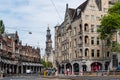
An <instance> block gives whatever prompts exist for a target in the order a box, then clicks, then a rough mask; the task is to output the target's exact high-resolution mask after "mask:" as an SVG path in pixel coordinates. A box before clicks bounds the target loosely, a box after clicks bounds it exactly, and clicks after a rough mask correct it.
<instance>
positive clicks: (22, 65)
mask: <svg viewBox="0 0 120 80" xmlns="http://www.w3.org/2000/svg"><path fill="white" fill-rule="evenodd" d="M21 74H23V65H21Z"/></svg>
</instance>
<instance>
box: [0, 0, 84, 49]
mask: <svg viewBox="0 0 120 80" xmlns="http://www.w3.org/2000/svg"><path fill="white" fill-rule="evenodd" d="M52 1H53V2H54V4H55V5H56V8H57V11H58V12H59V14H60V17H61V18H62V20H63V19H64V14H65V9H66V3H68V4H69V7H72V8H76V7H77V6H79V5H80V4H81V3H82V2H84V1H85V0H52ZM0 19H2V20H3V21H4V24H5V25H6V31H7V32H15V31H16V30H17V31H18V33H19V37H20V40H22V42H23V43H24V44H25V43H27V44H28V45H32V46H36V45H37V46H38V43H39V45H40V47H41V48H43V49H45V41H46V29H47V27H48V24H49V27H50V29H51V33H52V38H54V26H55V25H56V24H58V23H61V22H62V20H61V19H60V18H59V15H58V14H57V12H56V10H55V7H54V5H53V4H52V2H51V0H0ZM29 31H31V32H32V33H33V34H31V35H29V34H28V32H29ZM52 40H54V39H52Z"/></svg>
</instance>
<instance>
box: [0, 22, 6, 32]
mask: <svg viewBox="0 0 120 80" xmlns="http://www.w3.org/2000/svg"><path fill="white" fill-rule="evenodd" d="M4 31H5V26H4V24H3V21H2V20H0V34H3V33H4Z"/></svg>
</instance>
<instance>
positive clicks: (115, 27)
mask: <svg viewBox="0 0 120 80" xmlns="http://www.w3.org/2000/svg"><path fill="white" fill-rule="evenodd" d="M117 31H120V3H116V4H115V5H114V6H112V7H111V8H109V10H108V14H107V15H105V16H104V17H103V18H102V19H101V25H100V28H99V29H98V32H100V38H101V39H102V40H107V43H106V44H107V45H111V44H112V41H111V40H112V38H113V36H114V34H115V33H116V32H117ZM115 46H119V45H117V44H116V45H115ZM115 49H116V50H118V49H119V48H115ZM115 49H114V51H115ZM118 51H120V50H118Z"/></svg>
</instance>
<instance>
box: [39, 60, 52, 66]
mask: <svg viewBox="0 0 120 80" xmlns="http://www.w3.org/2000/svg"><path fill="white" fill-rule="evenodd" d="M41 63H42V64H43V66H44V68H50V67H53V65H52V63H51V62H45V60H43V59H41Z"/></svg>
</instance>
